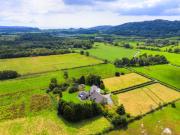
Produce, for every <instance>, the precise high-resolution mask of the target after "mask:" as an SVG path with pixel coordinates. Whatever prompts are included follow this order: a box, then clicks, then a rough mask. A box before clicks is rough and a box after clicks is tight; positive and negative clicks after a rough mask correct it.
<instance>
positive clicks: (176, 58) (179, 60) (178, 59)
mask: <svg viewBox="0 0 180 135" xmlns="http://www.w3.org/2000/svg"><path fill="white" fill-rule="evenodd" d="M143 53H147V54H153V55H156V54H159V55H164V56H165V57H166V58H167V60H168V61H169V62H170V63H171V64H174V65H178V66H180V54H175V53H168V52H159V51H150V50H141V53H140V54H143Z"/></svg>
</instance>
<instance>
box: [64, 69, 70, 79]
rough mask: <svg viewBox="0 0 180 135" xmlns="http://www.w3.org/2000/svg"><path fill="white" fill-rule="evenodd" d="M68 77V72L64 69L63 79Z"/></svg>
mask: <svg viewBox="0 0 180 135" xmlns="http://www.w3.org/2000/svg"><path fill="white" fill-rule="evenodd" d="M68 78H69V75H68V72H67V71H64V79H65V80H67V79H68Z"/></svg>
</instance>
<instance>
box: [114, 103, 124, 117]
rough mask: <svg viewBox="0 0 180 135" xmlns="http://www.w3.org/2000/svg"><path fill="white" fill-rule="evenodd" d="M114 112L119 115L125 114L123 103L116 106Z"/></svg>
mask: <svg viewBox="0 0 180 135" xmlns="http://www.w3.org/2000/svg"><path fill="white" fill-rule="evenodd" d="M116 112H117V113H118V114H119V115H125V114H126V111H125V108H124V106H123V104H121V105H120V106H118V108H117V110H116Z"/></svg>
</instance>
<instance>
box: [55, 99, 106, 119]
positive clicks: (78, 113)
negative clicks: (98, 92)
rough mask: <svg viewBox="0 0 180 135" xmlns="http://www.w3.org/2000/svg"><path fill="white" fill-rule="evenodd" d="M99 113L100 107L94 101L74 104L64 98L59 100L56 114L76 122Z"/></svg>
mask: <svg viewBox="0 0 180 135" xmlns="http://www.w3.org/2000/svg"><path fill="white" fill-rule="evenodd" d="M100 114H102V107H101V105H100V104H97V103H95V102H92V103H82V104H75V103H73V102H66V101H64V100H60V101H59V106H58V115H61V116H63V118H65V119H66V120H68V121H71V122H78V121H81V120H84V119H88V118H92V117H95V116H98V115H100Z"/></svg>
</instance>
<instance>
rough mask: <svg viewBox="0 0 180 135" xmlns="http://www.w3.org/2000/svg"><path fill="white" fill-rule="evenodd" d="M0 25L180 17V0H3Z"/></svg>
mask: <svg viewBox="0 0 180 135" xmlns="http://www.w3.org/2000/svg"><path fill="white" fill-rule="evenodd" d="M0 10H1V11H0V25H1V26H32V27H39V28H44V29H48V28H80V27H84V28H87V27H93V26H99V25H119V24H123V23H126V22H137V21H144V20H154V19H165V20H180V0H0Z"/></svg>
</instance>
